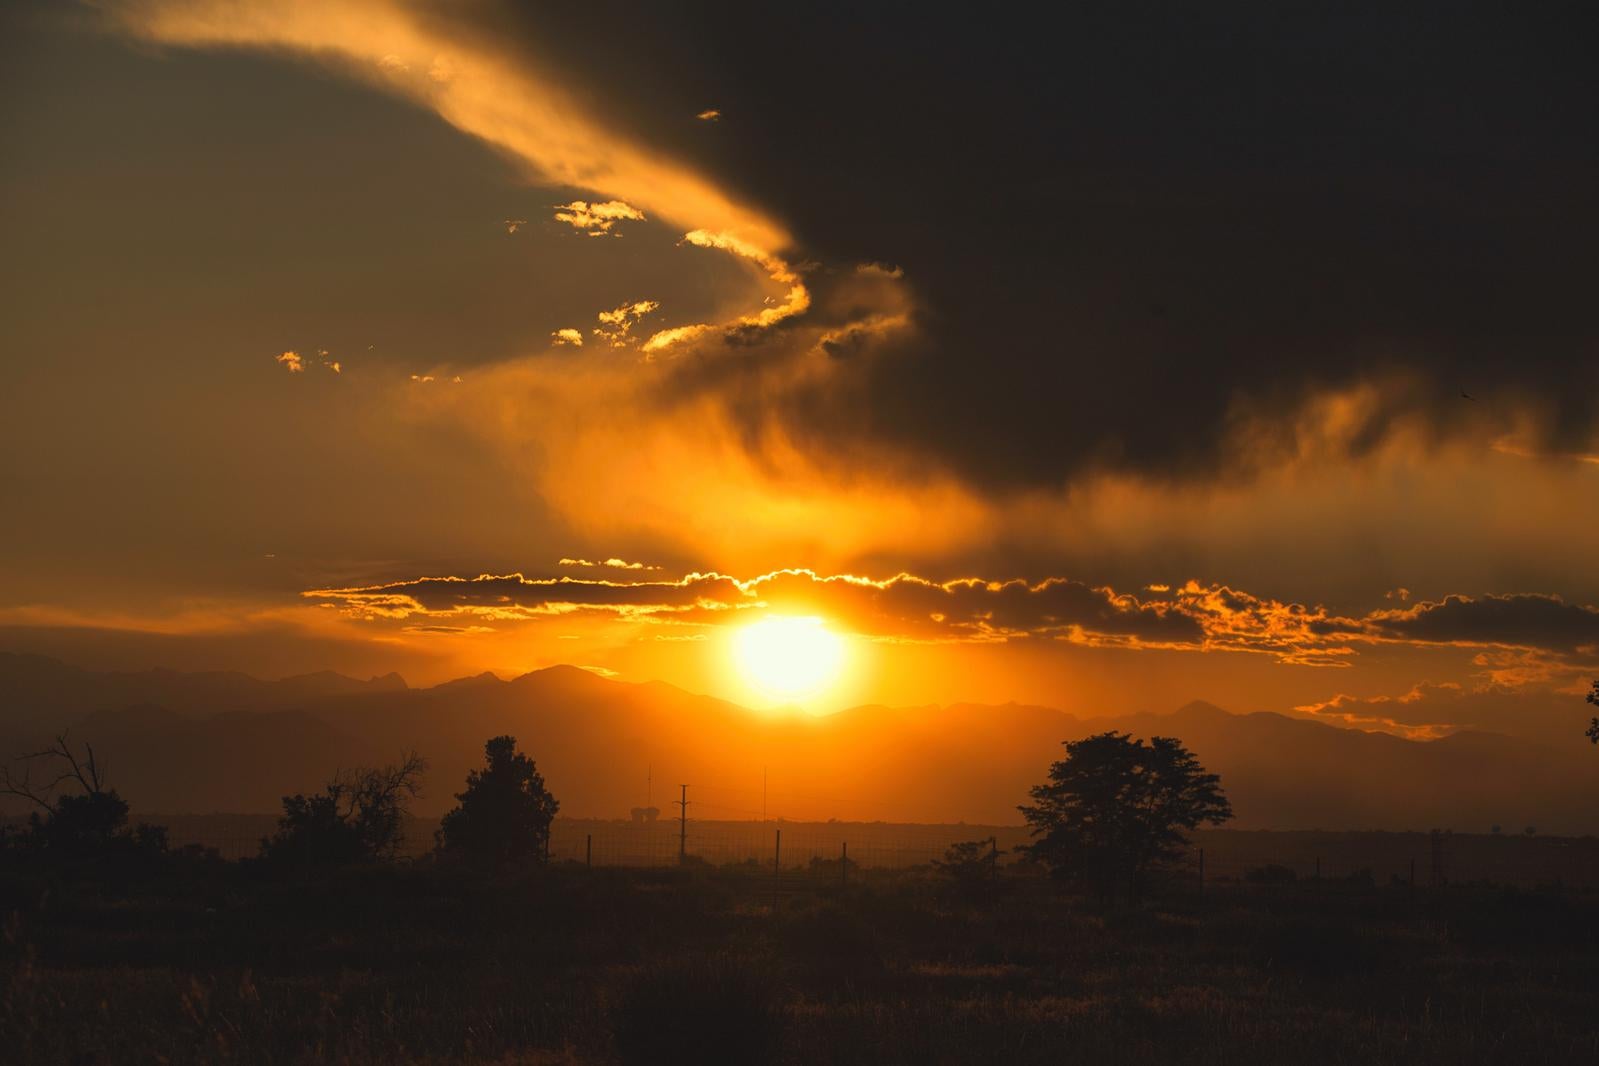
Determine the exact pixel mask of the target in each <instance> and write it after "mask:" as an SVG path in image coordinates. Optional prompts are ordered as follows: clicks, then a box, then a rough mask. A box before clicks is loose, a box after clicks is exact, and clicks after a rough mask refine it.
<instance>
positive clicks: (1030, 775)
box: [0, 654, 1599, 833]
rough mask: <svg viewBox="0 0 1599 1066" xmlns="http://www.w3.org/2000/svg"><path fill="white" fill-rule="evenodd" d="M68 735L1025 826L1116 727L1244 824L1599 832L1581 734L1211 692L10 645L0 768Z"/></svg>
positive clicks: (304, 767) (1, 687) (137, 753)
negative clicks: (293, 659)
mask: <svg viewBox="0 0 1599 1066" xmlns="http://www.w3.org/2000/svg"><path fill="white" fill-rule="evenodd" d="M63 729H71V731H72V735H73V737H74V738H76V739H80V740H85V741H88V742H90V743H93V744H94V745H95V746H96V750H97V751H98V752H100V753H101V755H102V757H103V759H104V760H105V761H106V762H107V764H108V765H109V768H110V779H111V783H112V784H113V785H114V786H115V787H117V788H118V789H119V791H121V793H122V794H123V795H124V796H125V797H126V798H127V799H128V800H129V801H130V802H131V803H132V804H133V805H134V808H135V809H136V810H138V811H145V812H164V813H180V812H213V811H227V812H235V813H266V812H271V811H275V810H276V809H277V807H278V802H279V798H280V797H281V796H283V795H284V794H286V793H292V792H296V791H307V790H311V789H315V788H317V787H319V786H320V785H321V784H322V783H323V782H324V781H325V780H326V779H327V777H328V776H329V775H330V774H331V773H333V772H334V771H336V770H337V769H339V768H341V767H350V766H357V765H372V764H377V763H383V762H388V761H392V760H394V759H395V758H396V757H397V756H398V755H399V753H400V752H402V751H406V750H415V751H417V752H419V753H421V754H422V755H423V756H425V757H426V758H427V759H428V760H429V762H430V763H431V770H430V772H429V774H428V777H427V780H426V790H425V793H424V795H423V797H422V798H421V800H420V801H419V802H418V803H417V805H416V811H417V813H419V814H425V815H431V814H437V813H439V812H441V811H442V810H444V809H446V808H447V807H449V806H450V805H451V802H452V794H453V793H454V792H457V791H459V790H460V787H461V782H462V781H463V780H464V778H465V776H466V772H467V770H468V769H469V768H471V767H473V766H475V765H477V763H478V762H479V761H481V758H482V746H483V742H484V739H485V738H487V737H490V736H494V735H497V734H501V733H511V734H513V735H515V736H516V737H517V738H518V740H519V741H520V743H521V746H522V748H523V749H524V750H526V751H528V752H529V753H530V754H532V755H533V756H534V758H535V759H536V760H537V761H538V764H539V768H540V770H541V771H542V772H543V773H544V775H545V778H546V780H547V781H548V783H549V785H550V787H551V789H552V790H553V791H554V793H555V794H556V796H558V797H559V798H560V800H561V812H562V814H563V815H567V816H578V817H625V816H626V815H627V812H628V811H629V809H630V808H631V807H635V806H641V805H643V804H645V803H646V802H648V801H653V803H654V804H655V805H657V806H659V807H661V808H662V809H663V810H665V809H666V808H667V807H668V802H667V801H669V800H673V799H675V798H676V796H677V785H678V784H680V783H688V784H689V785H690V796H689V798H690V800H691V801H692V803H693V806H692V808H691V811H690V814H691V816H692V817H697V818H722V819H742V818H750V817H758V816H759V815H760V814H761V812H762V806H763V777H764V780H765V783H766V794H765V797H764V805H765V809H766V812H767V813H768V814H770V815H771V816H773V817H778V816H781V817H786V818H791V819H805V820H822V819H827V818H834V817H836V818H839V819H842V820H863V821H877V820H881V821H906V822H956V821H966V822H973V823H987V824H1008V823H1015V822H1019V821H1020V819H1019V816H1018V815H1017V814H1016V810H1015V808H1016V805H1017V804H1019V803H1021V802H1023V801H1024V800H1025V799H1026V794H1027V789H1028V788H1029V787H1030V786H1031V785H1033V784H1035V783H1037V782H1039V781H1041V780H1043V778H1044V775H1045V773H1046V771H1047V769H1048V767H1049V764H1050V763H1051V762H1052V761H1053V760H1055V759H1057V758H1060V757H1061V748H1060V744H1061V742H1062V741H1064V740H1068V739H1076V738H1079V737H1083V736H1087V735H1089V734H1091V733H1097V732H1102V731H1105V730H1110V729H1115V730H1121V731H1125V732H1129V733H1133V734H1135V735H1138V736H1149V735H1155V734H1158V735H1164V736H1176V737H1179V738H1180V739H1181V740H1182V741H1183V742H1184V743H1185V744H1186V745H1187V746H1188V747H1189V748H1191V749H1192V750H1193V751H1194V752H1195V753H1196V754H1197V755H1198V756H1199V758H1200V760H1201V761H1202V762H1203V763H1204V764H1205V766H1206V767H1207V768H1209V769H1211V770H1213V771H1215V772H1217V773H1219V774H1220V775H1221V777H1222V782H1223V784H1224V786H1225V788H1226V789H1227V792H1228V795H1229V796H1230V797H1231V799H1232V802H1233V806H1234V809H1235V811H1236V815H1237V817H1236V820H1235V821H1234V822H1233V823H1231V825H1232V826H1233V827H1236V828H1240V829H1264V828H1280V829H1291V828H1324V829H1392V830H1400V829H1424V828H1432V827H1440V828H1453V829H1456V830H1459V831H1477V832H1486V831H1487V830H1488V828H1489V827H1490V826H1491V825H1495V824H1501V825H1503V826H1504V827H1505V828H1506V829H1507V830H1509V831H1519V830H1520V829H1521V828H1522V827H1523V826H1525V825H1535V826H1537V827H1538V828H1539V830H1540V831H1542V832H1560V833H1590V832H1594V831H1595V830H1596V829H1599V803H1596V802H1595V800H1596V799H1599V767H1596V766H1595V765H1594V764H1593V759H1592V751H1591V749H1590V748H1589V746H1588V745H1587V744H1585V743H1582V738H1581V736H1580V735H1577V736H1575V737H1574V740H1573V742H1572V744H1571V745H1570V746H1569V748H1562V747H1553V746H1546V745H1542V744H1539V743H1536V742H1534V741H1530V740H1524V739H1521V738H1514V737H1509V736H1503V735H1499V734H1493V733H1482V732H1460V733H1455V734H1453V735H1451V736H1448V737H1444V738H1442V739H1437V740H1428V741H1416V740H1406V739H1402V738H1399V737H1395V736H1391V735H1387V734H1382V733H1367V732H1361V731H1357V730H1351V729H1344V728H1338V727H1334V726H1330V725H1326V724H1322V723H1319V722H1312V721H1306V720H1302V719H1296V718H1290V717H1287V716H1284V715H1281V714H1276V713H1271V712H1257V713H1251V714H1234V713H1231V712H1229V711H1226V710H1223V709H1221V708H1219V707H1216V706H1214V705H1211V704H1208V703H1204V702H1199V701H1196V702H1193V703H1189V704H1187V705H1185V706H1183V707H1180V708H1178V709H1177V710H1175V711H1172V712H1170V713H1167V714H1152V713H1139V714H1123V715H1111V716H1107V717H1103V718H1101V717H1092V718H1087V717H1076V716H1072V715H1068V714H1065V713H1063V712H1061V711H1057V710H1054V709H1052V708H1049V707H1042V706H1033V705H1026V704H1016V703H1007V704H1001V705H984V704H975V703H956V704H951V705H947V706H924V707H886V706H879V705H867V706H859V707H854V708H851V709H849V710H845V711H842V712H839V713H837V714H833V715H828V716H821V717H816V716H810V715H806V714H801V713H798V712H790V713H775V714H774V713H767V712H759V711H752V710H749V709H747V708H744V707H741V706H739V705H737V704H734V703H729V702H727V701H724V700H719V699H715V698H712V697H709V696H703V695H697V694H694V693H691V692H687V691H684V690H683V689H680V688H677V687H675V686H672V685H668V684H665V683H663V682H658V681H651V682H644V683H631V682H624V681H616V680H608V679H606V678H602V677H600V676H598V675H596V674H594V673H592V672H590V671H587V670H583V669H580V668H577V667H572V666H552V667H549V668H547V669H542V670H537V671H534V672H532V673H528V674H524V675H522V676H520V677H517V678H513V679H510V680H501V679H500V678H498V677H496V676H495V675H493V674H480V675H477V676H476V677H467V678H461V679H458V680H455V681H450V682H447V683H444V684H441V685H436V686H433V687H431V688H411V687H409V686H408V685H407V684H406V683H405V681H404V680H403V679H402V678H401V677H399V676H398V675H396V674H389V675H386V676H383V677H375V678H372V679H369V680H365V681H362V680H358V679H355V678H350V677H345V676H343V675H340V674H334V673H317V674H308V675H303V676H299V677H291V678H285V679H282V680H277V681H263V680H259V679H256V678H253V677H250V676H249V675H246V674H241V673H234V672H211V673H182V672H177V671H171V670H150V671H142V672H119V673H101V672H92V671H87V670H81V669H78V668H75V667H72V666H69V665H67V664H64V663H62V662H59V661H57V660H54V659H49V658H45V657H41V656H33V655H11V654H0V754H4V755H7V756H11V755H15V754H18V753H20V752H22V751H26V750H30V749H31V748H33V747H35V746H38V745H39V744H40V743H41V742H42V741H43V740H45V739H46V738H48V737H49V736H51V735H52V734H54V733H55V732H58V731H60V730H63ZM651 782H653V790H652V788H651V784H650V783H651ZM6 810H8V811H12V813H16V811H14V810H13V809H12V808H10V807H8V808H6Z"/></svg>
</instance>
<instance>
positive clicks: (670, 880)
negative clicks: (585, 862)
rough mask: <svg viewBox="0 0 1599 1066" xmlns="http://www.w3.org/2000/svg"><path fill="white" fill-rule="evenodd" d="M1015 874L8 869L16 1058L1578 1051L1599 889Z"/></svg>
mask: <svg viewBox="0 0 1599 1066" xmlns="http://www.w3.org/2000/svg"><path fill="white" fill-rule="evenodd" d="M1196 887H1197V886H1195V885H1193V884H1184V885H1180V886H1174V887H1173V888H1172V889H1171V890H1170V891H1169V892H1168V893H1167V895H1166V896H1165V897H1164V898H1162V899H1158V900H1154V901H1151V902H1150V903H1147V904H1145V905H1144V906H1143V907H1140V908H1136V909H1131V908H1128V909H1115V910H1099V909H1096V908H1094V907H1091V906H1089V905H1088V904H1086V903H1085V902H1083V901H1081V900H1078V899H1074V898H1073V897H1071V896H1070V895H1067V894H1063V893H1060V892H1058V891H1057V890H1056V889H1055V888H1054V887H1053V886H1052V885H1051V884H1049V882H1048V881H1047V880H1046V879H1044V878H1042V877H1039V876H1035V875H1029V874H1025V873H1024V872H1022V871H1021V870H1019V869H1012V870H1011V871H1009V872H1008V873H1006V874H1005V875H1004V876H1002V877H999V878H997V879H996V880H994V881H993V882H989V883H986V884H980V885H978V886H976V887H975V888H969V889H961V888H958V887H957V886H955V885H953V884H951V883H948V882H945V881H944V880H942V879H941V878H939V877H938V876H937V875H936V874H934V873H933V872H931V871H929V870H925V869H924V870H879V871H874V870H858V871H852V872H851V880H850V882H849V884H847V885H842V886H841V885H839V884H838V883H837V880H836V878H835V877H834V876H833V875H832V874H831V873H829V872H828V871H827V870H825V868H824V869H821V870H818V871H817V876H815V877H814V878H805V877H804V876H803V875H796V876H795V878H794V879H793V880H791V881H790V883H789V884H788V885H787V886H785V888H784V890H783V891H781V892H779V891H777V890H776V881H775V879H774V877H773V876H772V874H771V871H770V869H769V868H761V867H756V866H751V865H735V866H727V867H715V866H710V865H695V866H693V867H692V868H687V869H673V868H666V869H620V868H596V869H592V870H590V869H584V868H582V867H581V866H577V865H557V866H555V867H553V868H550V869H545V870H539V871H533V872H530V873H529V874H526V875H522V876H518V877H512V878H505V879H499V880H488V881H484V880H473V879H469V878H464V877H461V876H458V875H455V874H451V873H448V872H446V871H442V870H438V869H433V868H430V867H428V866H426V865H416V866H399V867H389V868H374V869H369V870H359V871H350V872H347V873H345V874H341V875H338V876H329V877H325V878H320V879H314V880H297V881H295V880H268V879H264V878H263V877H261V876H260V875H259V874H258V873H252V872H251V871H249V870H248V869H243V868H240V867H239V866H237V865H235V864H227V863H216V862H201V863H197V864H195V865H193V866H192V867H191V868H189V869H187V870H184V871H179V872H175V873H169V874H164V875H162V877H161V878H158V879H156V880H153V881H146V882H143V883H139V884H126V885H122V886H116V885H109V886H108V885H100V886H97V887H93V888H90V887H85V886H83V885H78V886H77V887H73V886H70V885H66V884H50V883H48V882H47V881H44V880H40V879H37V878H32V877H28V876H24V875H23V874H22V873H21V872H19V871H0V890H3V893H4V896H3V898H0V905H3V907H4V914H5V920H4V938H3V962H0V981H3V988H0V1049H4V1054H3V1056H0V1057H4V1058H5V1060H6V1061H8V1062H18V1063H29V1062H79V1063H88V1062H103V1063H123V1062H130V1063H142V1062H151V1063H156V1062H167V1063H188V1062H263V1063H264V1062H296V1061H304V1062H312V1061H343V1062H361V1063H367V1062H371V1063H377V1062H452V1063H453V1062H493V1063H524V1062H525V1063H539V1062H624V1063H631V1062H777V1063H835V1062H836V1063H853V1062H873V1063H901V1062H903V1063H913V1062H914V1063H925V1062H973V1061H1004V1062H1018V1063H1031V1062H1038V1063H1045V1062H1049V1063H1058V1062H1063V1061H1065V1062H1091V1063H1101V1062H1104V1063H1116V1062H1128V1063H1132V1062H1185V1063H1189V1062H1197V1063H1207V1062H1214V1063H1223V1062H1225V1063H1237V1062H1286V1061H1293V1062H1296V1063H1320V1062H1362V1063H1384V1062H1392V1063H1462V1062H1505V1063H1513V1062H1529V1061H1538V1062H1582V1063H1591V1062H1594V1061H1599V1031H1596V1024H1599V1014H1596V1012H1595V1009H1594V1008H1595V1000H1594V990H1595V989H1596V988H1599V901H1596V900H1595V899H1593V898H1589V897H1585V896H1581V895H1575V894H1571V893H1556V892H1553V891H1542V892H1537V891H1526V890H1516V889H1498V888H1491V887H1485V886H1474V887H1461V886H1451V887H1449V888H1448V889H1445V890H1441V891H1432V890H1428V889H1421V890H1418V891H1416V892H1415V893H1412V892H1410V891H1409V890H1408V889H1407V888H1405V887H1398V886H1393V885H1389V884H1385V883H1382V882H1380V881H1377V882H1375V883H1374V882H1373V881H1370V880H1367V879H1363V878H1356V879H1352V880H1338V879H1331V878H1324V879H1323V880H1321V881H1316V882H1308V883H1307V882H1303V881H1301V882H1298V883H1293V884H1277V885H1252V884H1243V883H1240V884H1223V885H1216V886H1211V887H1208V888H1207V890H1206V891H1205V892H1203V893H1199V892H1198V891H1196Z"/></svg>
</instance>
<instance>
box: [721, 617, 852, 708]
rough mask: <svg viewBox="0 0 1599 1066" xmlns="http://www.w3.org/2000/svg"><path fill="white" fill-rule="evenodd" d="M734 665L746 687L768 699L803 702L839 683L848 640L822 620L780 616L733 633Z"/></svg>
mask: <svg viewBox="0 0 1599 1066" xmlns="http://www.w3.org/2000/svg"><path fill="white" fill-rule="evenodd" d="M733 662H734V664H735V665H736V666H737V668H738V672H739V675H740V676H741V677H742V678H743V680H744V683H745V684H747V685H748V686H750V688H752V689H754V690H756V691H758V692H760V693H761V694H762V695H764V696H766V697H768V698H770V699H783V700H795V699H803V698H805V697H809V696H816V695H818V694H820V693H821V692H823V691H824V690H826V689H828V688H830V687H832V686H833V685H834V684H836V683H837V682H838V680H839V678H840V676H841V674H842V672H843V667H844V640H843V638H842V637H840V636H839V635H838V634H837V633H834V632H832V631H831V630H829V629H828V628H827V627H826V625H824V624H823V622H822V620H821V619H820V618H811V617H790V616H784V615H775V616H773V617H770V618H764V619H762V620H761V621H759V622H752V623H750V624H749V625H747V626H744V627H743V628H741V629H739V630H738V631H737V632H736V633H735V634H734V635H733Z"/></svg>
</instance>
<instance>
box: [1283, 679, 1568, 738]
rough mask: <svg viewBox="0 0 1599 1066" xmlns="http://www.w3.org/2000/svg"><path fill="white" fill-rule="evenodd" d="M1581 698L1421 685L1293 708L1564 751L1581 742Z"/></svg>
mask: <svg viewBox="0 0 1599 1066" xmlns="http://www.w3.org/2000/svg"><path fill="white" fill-rule="evenodd" d="M1582 706H1583V705H1582V702H1581V696H1580V694H1577V693H1568V692H1561V691H1559V690H1550V689H1547V688H1542V689H1534V688H1520V687H1518V688H1504V687H1501V686H1497V685H1493V684H1487V685H1481V686H1476V687H1472V686H1468V685H1462V684H1457V683H1453V682H1421V683H1418V684H1416V685H1413V686H1411V688H1410V689H1409V690H1407V691H1405V692H1403V693H1400V694H1399V695H1386V694H1376V695H1351V694H1349V693H1338V694H1337V695H1334V696H1331V697H1329V698H1327V699H1324V700H1319V701H1315V702H1312V703H1306V704H1302V705H1300V706H1297V707H1294V708H1293V713H1294V714H1296V715H1299V716H1301V717H1306V718H1314V719H1317V720H1321V721H1331V722H1333V723H1336V724H1338V725H1343V726H1347V727H1353V728H1356V729H1365V730H1372V731H1376V732H1383V733H1392V734H1394V735H1396V736H1402V737H1411V738H1417V739H1431V738H1435V737H1440V736H1448V735H1450V734H1452V733H1457V732H1461V731H1463V730H1476V731H1480V732H1492V733H1507V734H1510V735H1513V736H1521V737H1527V738H1530V739H1534V740H1539V741H1543V742H1547V743H1551V744H1556V745H1559V746H1561V747H1565V746H1567V745H1570V744H1572V743H1574V742H1580V740H1581V737H1582V728H1583V726H1584V725H1585V724H1586V721H1587V719H1586V717H1585V716H1584V715H1583V713H1582Z"/></svg>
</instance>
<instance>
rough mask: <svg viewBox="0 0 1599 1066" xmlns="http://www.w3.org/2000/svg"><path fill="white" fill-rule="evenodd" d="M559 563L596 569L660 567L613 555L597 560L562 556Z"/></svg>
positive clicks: (647, 568)
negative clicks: (629, 560)
mask: <svg viewBox="0 0 1599 1066" xmlns="http://www.w3.org/2000/svg"><path fill="white" fill-rule="evenodd" d="M560 565H562V566H580V567H584V568H585V569H598V568H600V567H606V568H609V569H611V570H659V569H660V567H658V566H651V565H649V564H647V563H630V562H628V561H627V560H626V559H618V558H617V557H616V556H614V555H613V556H611V557H610V558H609V559H600V560H598V561H596V560H593V559H572V558H563V559H562V560H561V564H560Z"/></svg>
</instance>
